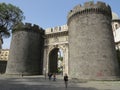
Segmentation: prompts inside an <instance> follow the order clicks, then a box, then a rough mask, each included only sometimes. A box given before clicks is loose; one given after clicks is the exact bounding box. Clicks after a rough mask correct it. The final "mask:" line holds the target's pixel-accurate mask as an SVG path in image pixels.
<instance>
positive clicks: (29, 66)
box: [6, 25, 44, 75]
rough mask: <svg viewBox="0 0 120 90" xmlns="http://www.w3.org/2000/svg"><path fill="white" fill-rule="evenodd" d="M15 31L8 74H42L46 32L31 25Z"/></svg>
mask: <svg viewBox="0 0 120 90" xmlns="http://www.w3.org/2000/svg"><path fill="white" fill-rule="evenodd" d="M25 27H26V28H20V29H21V30H18V31H17V30H16V31H15V32H13V36H12V42H11V47H10V56H9V60H8V65H7V69H6V74H26V75H32V74H41V73H42V68H43V46H44V39H43V37H42V36H43V35H44V32H43V31H42V30H41V32H40V30H39V29H38V27H37V28H36V27H35V25H34V26H33V27H32V26H30V25H29V27H32V28H28V29H29V30H28V29H27V26H26V25H25ZM33 28H34V29H35V28H36V29H37V30H34V29H33Z"/></svg>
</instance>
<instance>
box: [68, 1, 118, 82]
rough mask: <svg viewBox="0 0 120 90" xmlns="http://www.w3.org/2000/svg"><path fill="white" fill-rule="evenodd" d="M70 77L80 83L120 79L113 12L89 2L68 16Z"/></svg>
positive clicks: (101, 4) (107, 7) (103, 5)
mask: <svg viewBox="0 0 120 90" xmlns="http://www.w3.org/2000/svg"><path fill="white" fill-rule="evenodd" d="M68 29H69V36H68V37H69V38H68V40H69V75H70V77H71V78H79V79H95V80H97V79H99V80H105V79H116V77H117V76H119V68H118V62H117V59H116V52H115V44H114V39H113V34H112V27H111V9H110V7H109V6H107V5H105V3H102V2H97V4H94V3H93V2H87V3H85V4H84V6H76V7H75V8H74V9H73V10H71V11H70V13H69V14H68Z"/></svg>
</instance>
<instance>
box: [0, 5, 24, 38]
mask: <svg viewBox="0 0 120 90" xmlns="http://www.w3.org/2000/svg"><path fill="white" fill-rule="evenodd" d="M24 18H25V17H24V15H23V12H22V11H21V9H19V8H18V7H16V6H14V5H12V4H6V3H0V36H1V37H2V38H7V37H9V36H10V31H11V30H12V29H13V27H14V25H16V24H18V23H20V22H21V21H22V20H23V19H24Z"/></svg>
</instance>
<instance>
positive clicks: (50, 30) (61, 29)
mask: <svg viewBox="0 0 120 90" xmlns="http://www.w3.org/2000/svg"><path fill="white" fill-rule="evenodd" d="M64 31H68V26H67V24H65V25H62V26H56V27H52V28H47V29H45V33H46V34H50V33H57V32H58V33H59V32H64Z"/></svg>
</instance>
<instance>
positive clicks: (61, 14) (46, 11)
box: [0, 0, 120, 49]
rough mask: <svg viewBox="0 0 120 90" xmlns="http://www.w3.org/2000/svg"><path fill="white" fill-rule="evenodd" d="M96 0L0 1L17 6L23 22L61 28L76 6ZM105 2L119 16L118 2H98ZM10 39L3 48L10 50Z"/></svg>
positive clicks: (118, 0) (117, 0)
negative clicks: (21, 12) (20, 11)
mask: <svg viewBox="0 0 120 90" xmlns="http://www.w3.org/2000/svg"><path fill="white" fill-rule="evenodd" d="M86 1H95V2H96V1H98V0H0V2H5V3H11V4H13V5H15V6H18V7H19V8H20V9H21V10H22V11H23V12H24V16H25V17H26V19H25V20H24V22H30V23H32V24H37V25H39V26H40V27H42V28H44V29H45V28H49V27H54V26H61V25H64V24H66V22H67V14H68V12H69V11H70V10H71V9H72V8H73V7H74V6H76V5H78V4H82V5H83V3H84V2H86ZM99 1H103V2H106V3H107V4H109V5H110V6H111V8H112V11H113V12H115V13H117V14H118V15H119V16H120V0H99ZM10 39H11V38H9V39H4V44H3V48H4V49H6V48H10Z"/></svg>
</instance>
